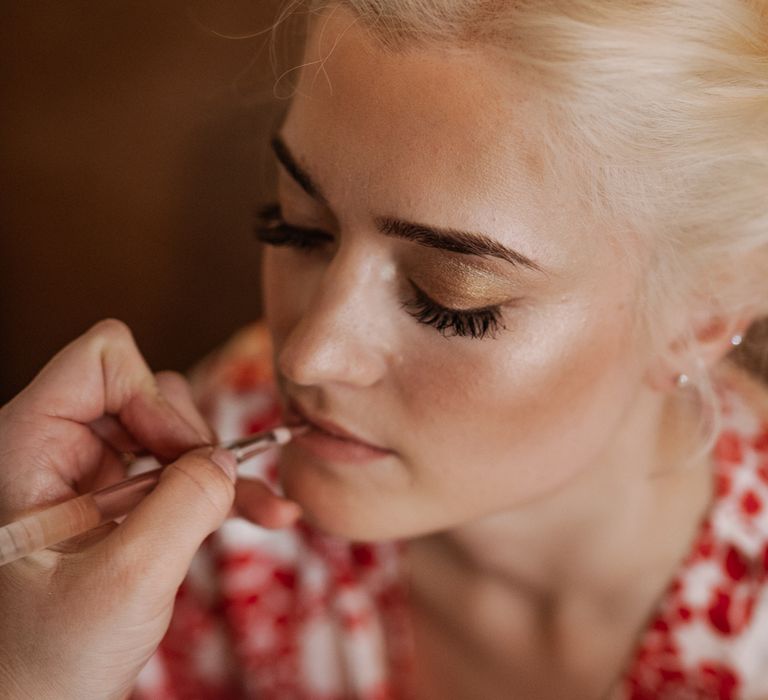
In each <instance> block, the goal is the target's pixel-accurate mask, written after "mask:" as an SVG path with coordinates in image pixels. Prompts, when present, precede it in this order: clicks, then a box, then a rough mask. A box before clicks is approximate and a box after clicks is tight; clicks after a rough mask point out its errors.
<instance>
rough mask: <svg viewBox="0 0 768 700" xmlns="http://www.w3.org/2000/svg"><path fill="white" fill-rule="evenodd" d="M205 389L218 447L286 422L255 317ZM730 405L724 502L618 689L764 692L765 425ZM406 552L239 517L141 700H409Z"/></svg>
mask: <svg viewBox="0 0 768 700" xmlns="http://www.w3.org/2000/svg"><path fill="white" fill-rule="evenodd" d="M193 383H194V386H195V389H196V392H197V398H198V401H199V403H200V406H201V407H202V409H203V411H204V413H205V414H206V415H207V417H208V418H209V420H210V421H211V422H212V423H213V424H214V426H215V427H216V429H217V430H218V432H219V437H220V438H221V439H222V440H228V439H233V438H236V437H241V436H243V435H247V434H250V433H253V432H257V431H260V430H263V429H266V428H269V427H271V426H273V425H276V424H277V423H278V422H279V420H280V415H279V411H278V408H277V401H276V397H275V394H274V386H273V382H272V374H271V349H270V342H269V336H268V334H267V332H266V330H265V329H264V327H263V326H261V325H259V324H256V325H253V326H251V327H248V328H246V329H244V330H243V331H241V333H240V334H239V335H238V336H236V338H235V339H233V341H231V342H230V343H229V344H228V345H227V346H225V348H224V349H223V350H222V351H220V352H219V353H218V354H217V356H215V357H214V358H213V359H211V360H209V361H207V362H206V363H205V364H204V365H202V366H201V367H200V369H199V370H198V371H197V372H196V374H195V376H194V377H193ZM720 399H721V408H722V412H723V426H722V430H721V432H720V434H719V437H718V440H717V443H716V447H715V450H714V455H713V457H714V459H713V462H714V468H715V484H716V493H715V494H714V498H713V502H712V504H711V507H710V509H709V511H708V513H707V515H706V518H705V519H704V521H703V522H702V523H701V525H700V528H699V533H698V536H697V538H696V541H695V542H694V543H693V545H692V547H691V550H690V552H689V554H688V556H687V558H686V559H685V561H684V562H682V564H681V566H680V568H679V570H678V571H677V573H676V575H675V576H674V578H673V580H672V581H671V582H670V584H669V587H668V589H667V590H666V591H665V592H664V594H663V596H662V598H661V600H660V601H659V604H658V607H657V609H656V611H654V613H653V614H652V615H651V618H650V619H649V622H648V625H647V628H646V630H645V631H644V632H643V634H642V635H641V638H640V640H639V643H638V645H637V648H636V650H635V653H634V655H633V659H632V661H631V663H630V664H629V666H628V668H627V670H626V673H625V674H624V676H623V678H622V680H621V682H620V684H619V686H618V687H617V688H616V692H615V693H614V697H615V698H621V699H624V700H659V699H660V700H688V699H690V700H710V699H711V700H715V699H717V700H728V699H736V698H738V699H747V700H750V699H757V698H768V422H766V420H765V418H761V417H760V416H759V413H760V412H759V411H755V409H754V408H753V407H752V406H751V405H748V403H747V401H746V400H745V399H744V396H743V395H742V393H740V392H739V391H738V390H737V389H736V388H734V387H731V386H722V387H721V390H720ZM765 415H768V411H766V414H765ZM274 463H275V455H274V454H267V455H264V456H262V457H261V458H260V459H259V460H257V461H255V462H254V463H252V464H249V465H248V470H249V472H250V473H251V474H252V475H254V476H256V475H259V476H261V477H263V478H265V479H266V480H267V481H269V482H271V483H273V484H275V483H276V474H275V469H274ZM400 552H401V550H400V545H399V544H398V543H384V544H374V545H371V544H361V543H349V542H346V541H342V540H339V539H335V538H330V537H327V536H324V535H322V534H320V533H318V532H315V531H313V530H312V529H311V528H309V527H307V526H305V525H299V526H297V527H295V528H292V529H289V530H282V531H267V530H264V529H262V528H259V527H257V526H255V525H253V524H251V523H248V522H246V521H244V520H242V519H237V518H235V519H231V520H228V521H227V522H226V523H225V524H224V525H223V526H222V527H221V528H220V529H219V530H218V531H217V532H216V533H214V534H213V535H212V536H211V537H209V538H208V540H207V541H206V542H205V543H204V545H203V547H202V548H201V549H200V551H199V553H198V555H197V557H196V559H195V561H194V562H193V565H192V568H191V569H190V572H189V574H188V576H187V579H186V581H185V583H184V584H183V585H182V587H181V589H180V590H179V593H178V598H177V602H176V607H175V610H174V615H173V619H172V621H171V625H170V628H169V630H168V633H167V635H166V637H165V639H164V640H163V643H162V644H161V646H160V648H159V649H158V651H157V653H156V654H155V655H154V656H153V657H152V659H151V660H150V662H149V663H148V664H147V666H146V667H145V669H144V670H143V671H142V674H141V676H140V678H139V681H138V684H137V687H136V690H135V693H134V698H135V700H228V699H231V700H236V699H243V698H258V699H259V700H345V699H351V698H355V699H357V700H387V699H390V700H394V699H395V698H397V699H398V700H403V698H405V697H407V692H406V690H405V685H406V679H407V678H408V676H409V670H408V669H409V663H410V662H409V659H410V654H411V652H410V649H411V646H410V644H411V642H410V635H409V629H408V618H407V600H406V594H405V591H404V590H403V588H402V586H401V585H400V580H399V572H400V565H399V559H400Z"/></svg>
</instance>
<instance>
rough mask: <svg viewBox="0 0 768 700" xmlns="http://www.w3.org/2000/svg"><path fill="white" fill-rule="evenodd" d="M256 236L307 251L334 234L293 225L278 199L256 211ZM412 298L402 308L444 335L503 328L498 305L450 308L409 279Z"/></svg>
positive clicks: (492, 331) (486, 334) (482, 334)
mask: <svg viewBox="0 0 768 700" xmlns="http://www.w3.org/2000/svg"><path fill="white" fill-rule="evenodd" d="M256 219H257V224H256V226H255V228H254V234H255V236H256V239H257V240H259V241H261V242H262V243H266V244H267V245H272V246H277V247H288V248H295V249H297V250H299V251H302V252H305V253H310V252H312V251H315V250H318V249H319V248H320V247H322V246H323V245H327V244H328V243H332V242H333V236H331V235H330V234H329V233H327V232H325V231H323V230H321V229H313V228H301V227H299V226H292V225H291V224H288V223H287V222H286V221H285V219H283V216H282V211H281V208H280V205H279V204H278V203H272V204H267V205H266V206H264V207H262V208H261V209H260V210H259V211H258V212H257V214H256ZM411 287H412V288H413V291H414V295H415V298H414V299H412V300H410V301H406V302H404V303H403V304H402V307H403V309H404V310H405V311H406V313H408V314H409V315H410V316H412V317H413V318H415V319H416V320H417V321H418V322H419V323H423V324H425V325H428V326H432V327H433V328H435V329H436V330H437V331H438V333H440V334H441V335H443V336H444V337H446V338H450V337H453V336H460V337H468V338H476V339H482V338H487V337H490V338H494V337H495V336H496V333H497V332H498V331H499V330H503V329H504V325H503V324H502V321H501V309H500V307H499V306H488V307H484V308H482V309H462V310H458V309H449V308H447V307H445V306H442V305H441V304H438V303H437V302H435V301H433V300H432V299H430V298H429V297H428V296H427V295H426V293H424V292H423V291H422V290H421V289H419V288H418V287H417V286H416V285H415V284H413V282H411Z"/></svg>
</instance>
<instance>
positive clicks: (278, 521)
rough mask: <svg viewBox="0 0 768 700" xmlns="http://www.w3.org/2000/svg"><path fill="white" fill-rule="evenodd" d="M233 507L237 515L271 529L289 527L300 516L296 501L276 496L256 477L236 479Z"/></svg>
mask: <svg viewBox="0 0 768 700" xmlns="http://www.w3.org/2000/svg"><path fill="white" fill-rule="evenodd" d="M235 508H236V509H237V514H238V515H240V516H242V517H244V518H246V519H247V520H250V521H251V522H253V523H256V524H257V525H261V526H262V527H268V528H271V529H277V528H281V527H289V526H290V525H293V524H294V523H295V522H296V521H297V520H298V519H299V518H300V517H301V507H300V506H299V504H298V503H296V502H294V501H289V500H288V499H287V498H283V497H282V496H278V495H277V494H276V493H274V492H273V491H272V490H271V489H270V488H269V487H268V486H267V485H266V484H265V483H264V482H263V481H259V480H257V479H244V478H240V479H238V481H237V484H236V486H235Z"/></svg>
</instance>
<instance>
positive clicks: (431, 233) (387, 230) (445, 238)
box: [270, 134, 542, 272]
mask: <svg viewBox="0 0 768 700" xmlns="http://www.w3.org/2000/svg"><path fill="white" fill-rule="evenodd" d="M270 145H271V146H272V150H273V151H274V152H275V156H276V157H277V159H278V161H280V163H281V164H282V165H283V167H284V168H285V169H286V170H287V171H288V173H289V174H290V175H291V177H292V178H293V179H294V180H295V181H296V182H297V183H298V185H299V186H300V187H301V189H303V190H304V192H306V193H307V194H308V195H309V196H310V197H312V198H313V199H314V200H316V201H318V202H320V203H322V204H324V205H326V206H328V200H327V199H326V197H325V195H323V193H322V190H321V189H320V188H319V187H318V186H317V184H316V183H315V182H314V181H313V180H312V177H311V176H310V175H309V173H308V172H307V171H306V170H305V169H304V168H302V166H300V165H299V163H298V161H297V160H296V158H294V157H293V155H292V154H291V151H290V149H289V148H288V146H287V145H286V143H285V141H284V140H283V138H282V137H281V136H280V134H275V135H274V136H273V137H272V139H271V141H270ZM375 222H376V227H377V228H378V230H379V231H380V232H381V233H382V234H384V235H385V236H392V237H395V238H401V239H404V240H407V241H411V242H413V243H417V244H418V245H423V246H426V247H429V248H440V249H442V250H447V251H449V252H451V253H463V254H465V255H478V256H490V257H494V258H500V259H501V260H504V261H506V262H508V263H511V264H512V265H515V266H519V267H527V268H529V269H531V270H535V271H537V272H541V271H542V268H541V267H540V266H539V265H538V264H537V263H536V262H534V261H533V260H531V259H530V258H529V257H527V256H526V255H523V254H522V253H519V252H518V251H516V250H513V249H512V248H508V247H507V246H505V245H502V244H501V243H499V242H498V241H496V240H495V239H493V238H491V237H490V236H487V235H485V234H484V233H474V232H469V231H459V230H457V229H453V228H438V227H435V226H427V225H426V224H420V223H415V222H412V221H404V220H403V219H395V218H393V217H389V216H380V217H376V219H375Z"/></svg>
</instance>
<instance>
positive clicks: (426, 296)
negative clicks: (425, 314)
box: [408, 279, 501, 314]
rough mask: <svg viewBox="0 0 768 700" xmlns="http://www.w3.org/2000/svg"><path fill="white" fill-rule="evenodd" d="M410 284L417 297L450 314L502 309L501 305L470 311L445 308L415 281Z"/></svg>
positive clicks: (471, 309)
mask: <svg viewBox="0 0 768 700" xmlns="http://www.w3.org/2000/svg"><path fill="white" fill-rule="evenodd" d="M408 284H410V285H411V288H412V289H413V291H414V292H415V293H416V295H417V296H419V297H422V298H423V299H424V301H427V302H429V303H430V304H432V305H433V306H434V307H436V308H437V309H439V310H440V311H447V312H449V313H456V314H480V313H484V312H498V311H499V310H500V309H501V304H485V305H483V306H475V307H471V308H468V309H457V308H454V307H451V306H445V305H444V304H441V303H440V302H439V301H435V300H434V299H433V298H432V297H431V296H429V294H427V293H426V292H425V291H424V290H423V289H422V288H421V287H419V285H417V284H416V283H415V282H414V281H413V280H410V279H409V280H408Z"/></svg>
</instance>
